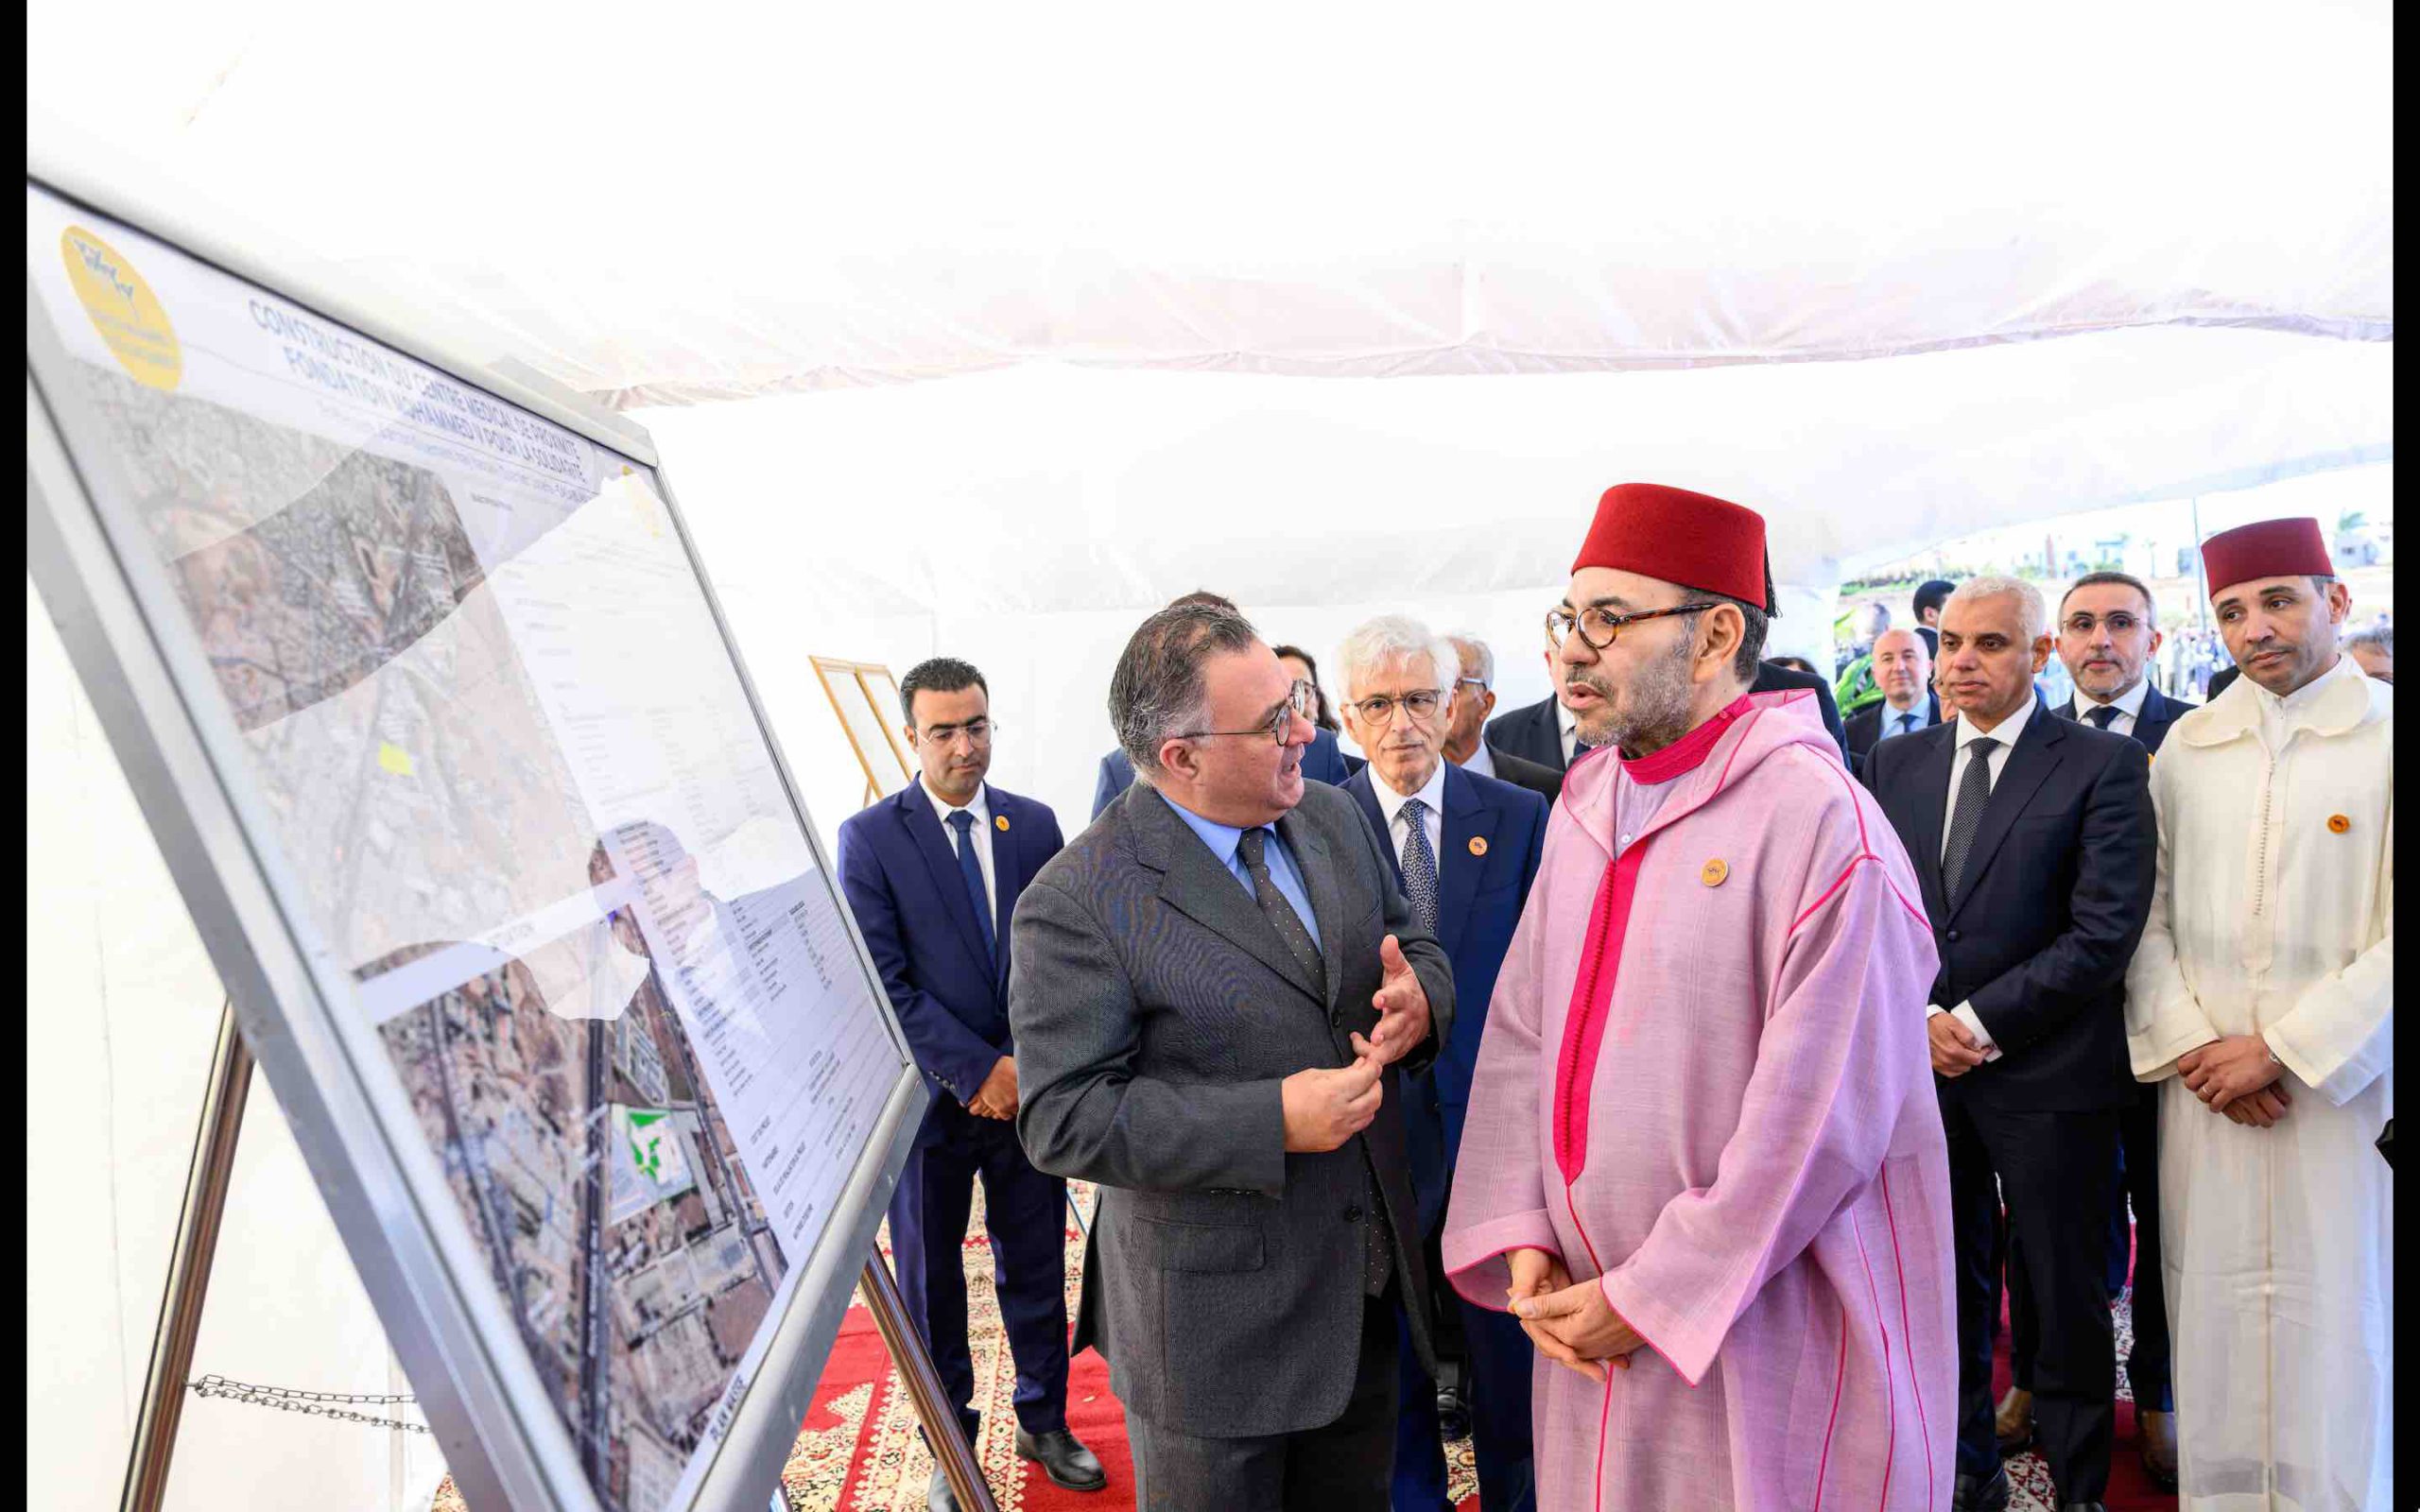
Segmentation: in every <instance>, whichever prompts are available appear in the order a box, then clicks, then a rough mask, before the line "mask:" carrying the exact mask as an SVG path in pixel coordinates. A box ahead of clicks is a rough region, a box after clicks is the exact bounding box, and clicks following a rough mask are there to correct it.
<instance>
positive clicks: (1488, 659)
mask: <svg viewBox="0 0 2420 1512" xmlns="http://www.w3.org/2000/svg"><path fill="white" fill-rule="evenodd" d="M1445 639H1446V640H1448V641H1450V642H1452V643H1453V645H1454V650H1455V652H1456V653H1457V654H1459V655H1460V656H1461V669H1462V670H1461V676H1460V677H1458V678H1456V679H1454V697H1453V702H1452V703H1451V704H1450V705H1449V706H1448V712H1447V715H1446V723H1445V759H1446V760H1447V761H1449V762H1452V763H1453V764H1454V765H1457V766H1460V767H1462V768H1463V769H1465V770H1467V771H1469V772H1471V773H1473V774H1474V775H1476V776H1479V777H1493V778H1497V779H1499V780H1501V781H1503V782H1511V783H1513V784H1514V785H1515V786H1518V787H1526V788H1528V789H1529V790H1530V792H1532V793H1535V794H1537V795H1538V796H1539V797H1540V798H1542V799H1546V800H1547V803H1548V804H1552V803H1553V802H1554V800H1555V797H1556V795H1558V794H1559V793H1561V792H1562V791H1563V774H1562V773H1561V772H1559V771H1556V770H1555V769H1554V768H1553V767H1551V766H1541V765H1538V764H1537V763H1536V762H1533V761H1530V760H1528V759H1527V758H1525V757H1520V756H1515V755H1514V754H1513V753H1512V752H1511V751H1507V750H1497V749H1496V748H1495V747H1493V746H1491V745H1489V744H1488V743H1487V740H1486V738H1485V735H1484V733H1483V729H1484V727H1485V725H1486V724H1487V716H1488V715H1490V714H1492V713H1495V652H1493V651H1491V650H1489V649H1488V647H1487V643H1486V642H1485V641H1482V640H1480V639H1479V638H1478V636H1477V635H1476V634H1474V633H1473V632H1471V631H1469V630H1461V631H1457V632H1455V633H1454V634H1451V635H1448V636H1446V637H1445Z"/></svg>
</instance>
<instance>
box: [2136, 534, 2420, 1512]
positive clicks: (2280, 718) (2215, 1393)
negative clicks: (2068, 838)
mask: <svg viewBox="0 0 2420 1512" xmlns="http://www.w3.org/2000/svg"><path fill="white" fill-rule="evenodd" d="M2202 558H2203V563H2204V566H2205V567H2206V568H2207V570H2208V581H2209V583H2210V584H2211V593H2210V605H2211V610H2212V612H2213V614H2214V615H2215V617H2216V618H2217V620H2218V622H2219V627H2220V630H2221V634H2222V635H2223V636H2224V637H2225V639H2226V644H2227V649H2228V651H2229V652H2230V653H2232V654H2233V656H2234V658H2235V662H2236V665H2237V666H2238V667H2240V668H2241V669H2242V671H2243V676H2242V677H2241V678H2239V679H2237V681H2236V682H2235V683H2234V685H2232V686H2230V687H2229V688H2227V690H2226V691H2225V692H2224V693H2221V695H2220V696H2218V697H2216V698H2213V699H2212V700H2210V702H2208V703H2206V704H2204V705H2203V706H2202V707H2201V708H2199V709H2196V710H2194V711H2193V712H2192V713H2188V714H2187V715H2185V717H2184V718H2182V719H2180V720H2178V721H2177V722H2176V723H2175V724H2174V725H2171V726H2170V727H2169V733H2168V740H2167V742H2166V744H2165V745H2164V746H2163V747H2161V750H2160V754H2159V757H2158V759H2157V760H2156V761H2155V762H2153V763H2152V802H2153V804H2154V806H2155V808H2156V809H2157V812H2158V823H2159V880H2158V884H2157V890H2156V892H2155V893H2154V895H2153V897H2152V917H2151V921H2150V923H2149V925H2148V926H2147V927H2146V928H2145V929H2144V931H2143V939H2142V944H2141V946H2140V948H2139V949H2138V950H2137V951H2136V953H2135V962H2134V966H2133V968H2132V970H2131V971H2129V973H2128V975H2127V980H2126V993H2127V1003H2126V1026H2127V1036H2128V1040H2129V1049H2130V1051H2131V1054H2132V1056H2133V1059H2134V1067H2135V1076H2136V1077H2137V1078H2138V1079H2140V1080H2143V1081H2159V1080H2163V1079H2166V1080H2167V1081H2168V1083H2169V1085H2168V1086H2167V1087H2166V1089H2165V1090H2164V1091H2162V1093H2161V1095H2162V1098H2163V1102H2162V1106H2161V1108H2160V1173H2159V1178H2160V1222H2161V1224H2162V1226H2163V1238H2164V1241H2165V1253H2164V1257H2163V1258H2164V1262H2165V1264H2164V1269H2165V1272H2166V1279H2167V1282H2168V1306H2169V1318H2170V1320H2171V1332H2172V1333H2173V1335H2174V1341H2175V1382H2176V1407H2177V1414H2176V1420H2177V1432H2178V1439H2179V1444H2178V1449H2179V1454H2178V1459H2179V1466H2178V1480H2179V1487H2178V1488H2179V1494H2180V1498H2181V1504H2182V1506H2183V1507H2184V1508H2185V1509H2187V1512H2367V1509H2370V1508H2378V1509H2384V1508H2386V1507H2387V1506H2389V1505H2390V1504H2391V1503H2390V1497H2391V1495H2392V1493H2393V1488H2394V1459H2393V1433H2392V1424H2393V1422H2394V1363H2393V1358H2392V1353H2391V1351H2392V1349H2393V1338H2394V1185H2393V1182H2392V1180H2391V1179H2390V1174H2389V1171H2388V1167H2387V1163H2386V1161H2385V1160H2384V1159H2383V1158H2381V1157H2380V1155H2379V1154H2378V1152H2377V1149H2376V1148H2375V1147H2374V1142H2375V1141H2376V1140H2377V1136H2378V1133H2379V1131H2380V1129H2381V1128H2383V1127H2384V1126H2385V1125H2386V1123H2387V1121H2388V1120H2389V1119H2391V1118H2392V1117H2394V689H2393V688H2392V687H2391V686H2389V685H2388V684H2386V683H2383V682H2379V681H2377V680H2375V679H2371V678H2369V677H2368V676H2366V675H2365V674H2364V673H2363V672H2362V670H2361V668H2360V665H2359V663H2358V662H2355V661H2354V660H2353V658H2352V657H2350V656H2348V655H2345V654H2343V653H2342V650H2341V648H2340V646H2339V644H2338V634H2339V631H2340V629H2341V627H2342V625H2343V623H2344V618H2345V614H2346V612H2347V610H2349V609H2350V607H2351V597H2350V595H2349V593H2347V592H2346V590H2345V588H2344V585H2343V584H2342V583H2340V582H2338V581H2336V580H2335V574H2334V570H2333V568H2332V567H2331V565H2330V563H2329V561H2328V558H2327V549H2326V543H2325V540H2324V539H2323V538H2322V537H2321V535H2320V530H2319V524H2318V522H2317V521H2314V520H2268V521H2262V522H2260V523H2259V524H2250V525H2245V526H2242V527H2241V528H2239V529H2236V530H2229V531H2224V532H2222V533H2221V534H2219V535H2216V536H2213V537H2211V538H2210V539H2209V540H2208V541H2205V542H2204V544H2203V548H2202Z"/></svg>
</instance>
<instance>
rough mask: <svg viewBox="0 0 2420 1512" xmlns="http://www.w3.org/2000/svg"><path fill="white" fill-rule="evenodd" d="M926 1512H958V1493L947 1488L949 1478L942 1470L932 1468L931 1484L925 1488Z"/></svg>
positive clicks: (935, 1467)
mask: <svg viewBox="0 0 2420 1512" xmlns="http://www.w3.org/2000/svg"><path fill="white" fill-rule="evenodd" d="M925 1508H926V1512H958V1493H957V1492H955V1491H953V1490H951V1489H950V1488H949V1477H948V1476H946V1475H944V1474H942V1468H941V1467H940V1466H938V1465H936V1466H934V1467H933V1484H932V1485H930V1486H925Z"/></svg>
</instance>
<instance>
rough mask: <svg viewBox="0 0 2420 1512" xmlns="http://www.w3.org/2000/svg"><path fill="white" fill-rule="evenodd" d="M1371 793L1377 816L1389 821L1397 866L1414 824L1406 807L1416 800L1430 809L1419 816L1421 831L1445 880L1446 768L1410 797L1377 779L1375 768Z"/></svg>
mask: <svg viewBox="0 0 2420 1512" xmlns="http://www.w3.org/2000/svg"><path fill="white" fill-rule="evenodd" d="M1484 745H1485V743H1484V742H1481V746H1482V747H1484ZM1370 791H1371V792H1373V793H1375V794H1376V795H1378V813H1379V814H1380V815H1381V816H1384V817H1385V819H1386V821H1387V838H1388V839H1389V840H1391V841H1392V842H1394V848H1395V860H1396V861H1397V862H1398V863H1400V862H1401V861H1402V860H1403V854H1404V843H1405V842H1406V841H1408V840H1409V839H1410V838H1411V821H1410V820H1409V819H1408V818H1406V817H1405V816H1404V812H1403V806H1404V805H1405V804H1406V803H1409V802H1410V801H1411V799H1415V798H1416V799H1420V801H1421V802H1423V803H1425V804H1426V805H1427V810H1426V813H1424V814H1422V815H1421V816H1420V827H1421V829H1422V830H1423V831H1425V832H1426V833H1427V835H1428V853H1429V854H1430V855H1432V856H1435V857H1436V858H1437V874H1438V876H1439V877H1441V878H1442V877H1443V876H1444V874H1445V764H1444V763H1443V762H1442V761H1441V762H1439V763H1438V764H1437V769H1436V770H1435V771H1433V772H1430V773H1429V774H1428V782H1427V783H1426V785H1425V786H1423V787H1422V788H1421V790H1420V791H1419V792H1417V793H1413V794H1411V795H1409V797H1407V796H1406V795H1404V794H1402V793H1398V792H1396V791H1395V790H1394V788H1393V787H1392V785H1390V784H1389V782H1387V780H1386V779H1385V778H1383V777H1380V776H1379V775H1378V770H1377V768H1376V767H1372V768H1371V769H1370Z"/></svg>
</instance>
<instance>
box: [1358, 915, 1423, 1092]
mask: <svg viewBox="0 0 2420 1512" xmlns="http://www.w3.org/2000/svg"><path fill="white" fill-rule="evenodd" d="M1378 965H1379V967H1380V968H1381V970H1382V971H1384V972H1385V974H1384V976H1382V977H1381V978H1380V980H1379V982H1378V990H1377V991H1376V993H1374V995H1373V996H1372V997H1371V999H1370V1001H1371V1002H1372V1003H1374V1004H1375V1005H1377V1008H1378V1022H1377V1026H1376V1027H1374V1028H1373V1029H1372V1030H1371V1031H1370V1038H1369V1039H1368V1040H1363V1039H1362V1038H1361V1037H1360V1036H1359V1035H1355V1036H1354V1037H1353V1049H1354V1051H1355V1053H1356V1054H1358V1055H1361V1056H1364V1057H1370V1058H1373V1059H1374V1060H1376V1061H1377V1062H1378V1064H1380V1065H1382V1066H1385V1065H1392V1063H1394V1062H1395V1061H1398V1060H1401V1059H1402V1058H1403V1057H1405V1056H1407V1055H1409V1054H1410V1053H1411V1047H1412V1046H1414V1045H1416V1044H1418V1043H1420V1041H1421V1040H1425V1039H1426V1038H1427V1037H1428V989H1427V988H1425V987H1422V986H1421V985H1420V975H1419V973H1418V972H1416V971H1413V970H1412V969H1411V963H1410V962H1409V961H1407V960H1405V959H1404V958H1403V946H1402V944H1401V943H1400V942H1398V941H1397V940H1396V938H1395V937H1394V936H1392V935H1390V936H1387V937H1386V938H1385V939H1382V940H1380V941H1379V942H1378Z"/></svg>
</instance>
